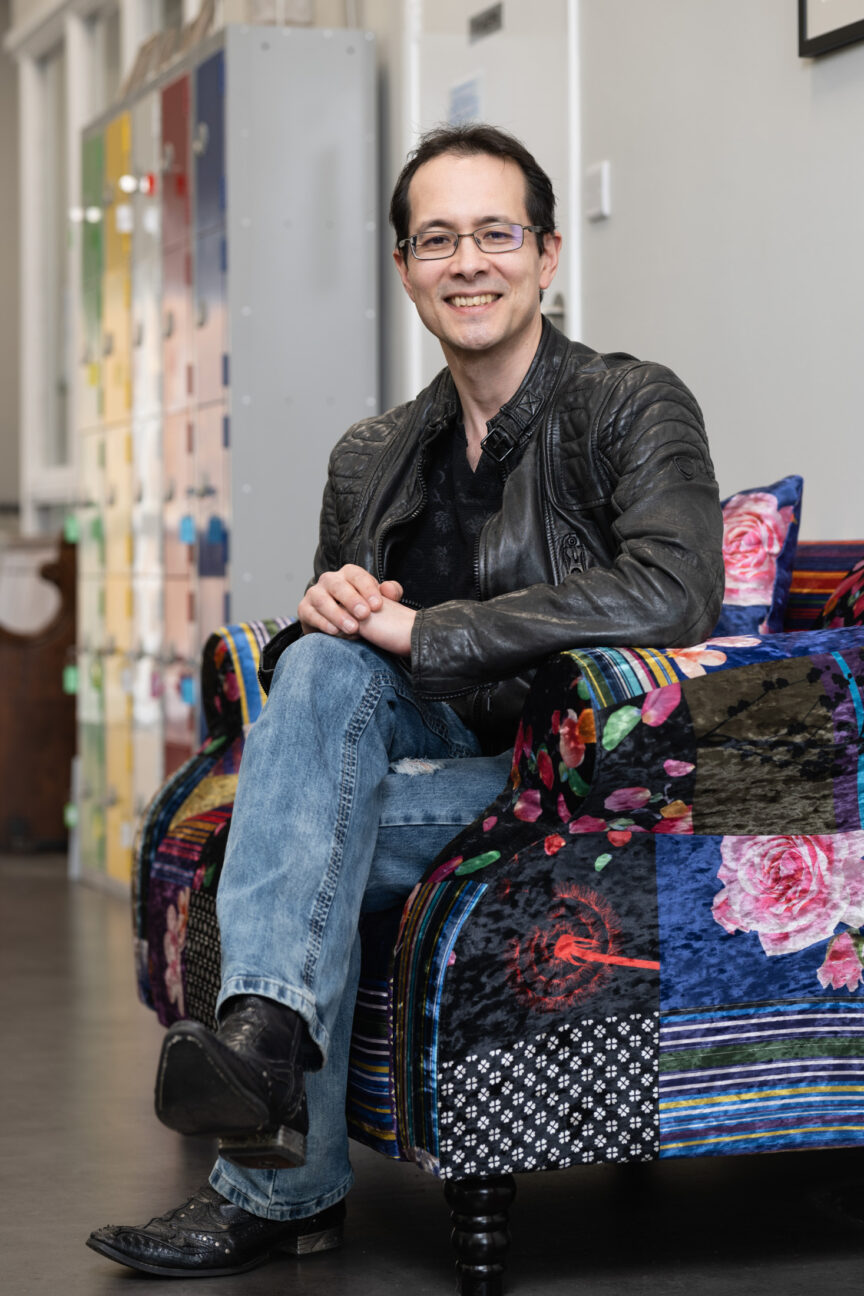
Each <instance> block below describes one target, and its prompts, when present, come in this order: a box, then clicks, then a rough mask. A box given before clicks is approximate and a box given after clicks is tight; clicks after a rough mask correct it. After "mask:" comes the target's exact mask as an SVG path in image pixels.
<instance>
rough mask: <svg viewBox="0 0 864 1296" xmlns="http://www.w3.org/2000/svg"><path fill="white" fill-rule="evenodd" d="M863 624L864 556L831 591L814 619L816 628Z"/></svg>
mask: <svg viewBox="0 0 864 1296" xmlns="http://www.w3.org/2000/svg"><path fill="white" fill-rule="evenodd" d="M852 625H858V626H860V625H864V557H862V558H859V560H858V562H856V563H855V565H854V566H853V567H852V569H851V571H848V572H847V573H846V575H845V576H844V577H843V579H842V580H841V581H840V583H839V585H838V586H837V588H836V589H835V590H834V591H833V592H832V594H831V597H830V598H829V599H828V601H827V603H826V604H825V606H824V608H823V609H822V611H821V612H820V614H819V616H818V617H817V620H816V628H817V629H823V628H831V629H833V628H835V627H837V626H852Z"/></svg>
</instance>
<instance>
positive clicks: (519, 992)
mask: <svg viewBox="0 0 864 1296" xmlns="http://www.w3.org/2000/svg"><path fill="white" fill-rule="evenodd" d="M229 633H230V636H231V640H232V644H233V647H232V644H227V643H226V644H224V645H223V647H222V648H219V649H218V651H216V649H217V648H218V645H216V646H214V649H213V650H212V651H211V658H212V663H213V666H214V670H213V671H212V672H211V674H210V676H209V677H208V678H210V679H211V681H212V682H213V684H214V687H216V688H222V689H223V691H224V693H225V696H224V697H223V701H222V705H221V707H216V706H210V705H209V704H208V715H212V716H213V717H214V719H213V723H214V724H216V725H217V726H222V727H223V732H222V733H221V734H220V735H219V736H217V737H215V738H211V740H210V742H209V744H208V745H206V746H205V747H204V748H203V749H202V751H201V753H199V754H198V756H197V757H196V758H195V759H194V760H193V761H192V762H190V763H189V765H188V767H186V770H185V772H184V771H182V770H181V771H180V773H179V774H178V775H176V776H175V778H174V779H173V780H172V781H171V783H169V785H168V786H167V788H166V789H165V790H164V791H163V794H162V796H161V798H157V801H156V802H155V803H154V808H153V809H152V811H151V813H150V815H149V816H148V818H147V819H146V820H145V824H144V826H143V828H142V837H141V848H140V851H139V857H140V861H141V863H140V867H139V879H138V882H137V885H136V921H137V922H138V924H139V926H138V950H139V985H140V986H141V989H142V997H144V999H145V1002H149V1003H150V1004H151V1006H153V1007H155V1008H156V1009H157V1011H158V1012H159V1015H160V1018H161V1019H162V1020H163V1021H166V1022H167V1021H171V1020H175V1019H176V1018H177V1017H179V1016H182V1015H187V1016H195V1017H198V1018H199V1019H201V1020H205V1021H209V1020H211V1019H212V1008H213V1004H214V1002H215V997H216V991H217V988H218V975H219V951H218V930H217V928H216V922H215V895H216V889H217V887H218V880H219V871H220V869H221V860H222V854H223V852H224V842H225V837H226V830H227V825H228V820H229V815H230V801H228V802H226V801H225V799H224V797H225V789H226V788H227V789H228V790H229V794H230V786H231V785H230V779H231V777H232V775H233V774H234V773H236V764H237V761H238V760H239V755H240V752H241V751H242V742H243V727H244V725H245V724H247V723H251V722H252V720H254V718H255V714H256V701H255V698H256V696H257V695H255V694H254V693H253V692H252V691H251V689H248V690H246V694H247V697H246V706H247V711H248V715H249V717H250V718H249V720H248V721H244V719H243V706H242V704H241V703H240V700H239V698H235V697H232V696H231V694H233V692H234V686H233V684H231V683H230V682H229V684H228V685H227V687H226V685H225V680H226V679H227V678H228V676H229V675H230V674H232V673H233V675H234V679H235V680H241V681H242V680H243V679H248V680H251V679H252V678H254V672H253V673H252V674H249V673H248V672H247V673H246V674H245V675H244V672H243V670H240V671H239V672H238V670H237V668H236V663H234V657H233V654H234V653H236V652H237V642H239V643H240V644H241V645H242V644H244V643H245V644H247V645H248V643H249V638H248V630H247V628H243V627H233V628H231V629H230V631H224V632H223V638H224V637H225V636H226V635H228V634H229ZM253 640H254V635H253ZM235 641H237V642H235ZM212 642H213V641H212V640H211V644H212ZM210 649H211V646H210V645H208V651H210ZM217 657H218V661H219V666H218V667H217V666H216V662H217ZM229 661H230V662H231V663H233V666H232V667H229V666H228V665H227V664H226V663H228V662H229ZM256 687H257V685H256ZM862 698H864V629H855V628H852V629H836V630H826V631H820V632H819V633H818V634H814V633H802V634H778V635H772V636H770V637H768V638H759V637H757V636H750V635H733V636H721V637H717V638H713V639H711V640H709V641H708V642H707V643H705V644H700V645H696V646H695V647H691V648H683V649H674V650H668V651H665V652H660V651H655V650H648V649H642V650H639V649H630V650H604V649H599V648H598V649H593V650H586V651H574V652H571V653H564V654H561V655H559V656H556V657H554V658H552V659H551V660H550V661H549V662H548V663H547V664H546V665H545V666H544V668H543V670H541V671H539V672H538V673H537V676H536V678H535V681H534V686H533V688H532V692H531V695H530V697H529V700H528V704H527V706H526V709H525V713H524V716H523V720H522V724H521V727H520V730H519V734H518V737H517V740H516V743H515V747H514V754H513V765H512V771H511V778H510V781H509V783H508V786H507V787H506V788H505V789H504V790H502V792H501V794H500V795H499V797H498V798H497V799H496V800H495V802H494V803H493V804H492V805H491V806H489V807H487V809H486V810H485V811H484V812H483V814H481V815H480V816H479V817H478V819H477V820H476V821H475V823H474V824H472V825H470V826H469V827H468V828H466V829H465V830H464V831H463V832H462V833H460V834H459V836H458V837H456V838H455V839H454V840H453V842H451V844H450V846H449V847H448V848H447V850H446V851H444V852H443V853H442V855H441V856H440V857H439V858H438V859H437V860H435V861H434V862H433V864H432V865H431V866H430V868H429V870H428V872H427V874H426V876H425V878H424V880H423V881H422V882H421V883H420V884H419V885H418V887H417V888H416V889H415V892H414V893H413V894H412V896H411V897H410V899H409V902H408V903H407V904H406V906H405V907H404V910H399V909H395V910H391V911H389V912H386V913H383V914H372V915H369V916H368V917H367V918H366V919H365V920H364V924H363V929H362V937H363V970H362V977H361V986H360V992H359V996H358V1003H357V1009H356V1015H355V1030H354V1038H353V1041H352V1053H351V1060H350V1074H349V1092H348V1119H349V1129H350V1132H351V1134H352V1136H353V1137H354V1138H356V1139H359V1140H360V1141H362V1142H365V1143H367V1144H368V1145H369V1146H372V1147H374V1148H376V1149H377V1150H379V1151H381V1152H384V1153H385V1154H387V1155H390V1156H393V1157H400V1158H403V1159H413V1160H415V1161H416V1162H417V1163H418V1164H419V1165H420V1166H421V1167H422V1168H424V1169H426V1170H428V1171H430V1172H431V1173H434V1174H440V1175H445V1176H450V1177H463V1176H467V1175H475V1174H477V1175H484V1174H493V1173H500V1172H503V1171H508V1170H516V1171H520V1170H534V1169H544V1168H551V1167H556V1166H565V1165H572V1164H578V1163H589V1162H595V1161H622V1160H640V1159H648V1158H653V1157H657V1156H663V1157H667V1156H684V1155H710V1154H718V1153H732V1152H753V1151H761V1150H779V1149H782V1148H788V1147H801V1146H808V1147H809V1146H817V1147H827V1146H834V1145H841V1144H844V1145H845V1144H860V1143H864V1082H862V1075H864V1015H862V1012H864V989H862V985H864V935H862V933H864V827H862V822H861V806H862V803H864V756H862V753H864V700H862ZM250 699H251V700H250ZM257 705H259V706H260V699H259V700H258V702H257ZM226 715H227V716H230V717H232V719H231V722H230V724H226V723H224V717H225V716H226ZM238 723H239V725H240V729H239V732H235V733H233V736H232V726H235V727H236V725H237V724H238ZM225 780H229V782H226V781H225ZM145 841H146V842H147V843H149V847H148V848H149V851H150V854H149V856H147V857H146V858H145V854H146V852H145V850H144V842H145Z"/></svg>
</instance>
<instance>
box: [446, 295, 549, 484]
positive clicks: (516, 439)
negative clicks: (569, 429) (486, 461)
mask: <svg viewBox="0 0 864 1296" xmlns="http://www.w3.org/2000/svg"><path fill="white" fill-rule="evenodd" d="M569 345H570V344H569V342H568V340H567V338H566V337H565V336H564V334H563V333H559V331H558V329H556V328H555V326H554V325H553V324H550V322H549V320H548V319H547V318H546V317H545V315H544V316H543V328H542V332H541V334H540V342H539V344H538V346H537V350H536V351H535V352H534V359H533V360H532V361H531V365H530V367H529V369H528V372H527V373H526V375H525V377H524V378H523V379H522V382H521V384H520V386H519V389H518V391H516V393H515V394H514V395H513V396H511V397H510V400H509V401H507V402H506V404H504V405H502V406H501V408H500V409H499V411H498V413H497V414H496V415H495V416H494V417H493V418H491V419H490V420H489V422H488V423H487V424H486V427H487V429H488V431H487V433H486V436H485V437H484V438H483V441H482V442H481V444H482V447H483V450H484V452H485V453H486V454H487V455H489V457H490V458H491V459H494V460H495V462H496V463H499V464H500V463H506V461H507V458H508V456H509V455H510V454H511V453H512V452H513V451H514V450H515V449H516V447H517V446H518V445H519V444H520V442H521V441H522V440H523V439H525V438H526V437H527V436H528V435H529V434H530V432H531V429H532V428H533V425H534V422H535V420H536V418H537V415H538V414H539V413H540V411H541V409H542V408H543V406H544V405H545V403H546V401H547V400H548V399H549V397H550V396H551V394H552V391H553V389H554V387H555V384H556V380H557V378H558V374H559V371H560V369H561V364H562V362H563V360H564V357H565V356H566V354H567V348H568V346H569ZM429 396H430V398H431V399H430V406H429V409H428V421H427V422H426V426H425V433H426V435H428V436H433V435H436V434H437V433H438V432H439V431H440V430H441V429H442V427H443V426H444V425H445V424H452V423H453V422H454V421H455V420H456V419H457V418H458V417H459V413H460V405H459V395H458V393H457V391H456V384H455V383H454V382H453V378H452V375H451V373H450V370H449V369H442V371H441V372H440V373H439V374H438V376H437V377H436V378H435V379H434V380H433V382H432V385H431V387H430V388H429Z"/></svg>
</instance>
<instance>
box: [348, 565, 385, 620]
mask: <svg viewBox="0 0 864 1296" xmlns="http://www.w3.org/2000/svg"><path fill="white" fill-rule="evenodd" d="M339 574H340V575H341V576H343V577H344V578H345V579H346V580H348V581H349V582H350V583H351V584H352V585H353V586H354V588H355V589H356V591H357V593H358V594H359V595H360V596H361V598H363V599H365V600H366V601H367V602H368V603H369V606H370V607H371V608H372V610H373V611H377V610H378V608H380V607H381V594H380V587H379V585H378V582H377V580H376V579H375V577H374V576H373V575H372V573H371V572H368V571H366V569H365V568H364V567H358V566H357V565H356V564H355V563H348V564H346V566H344V567H343V568H342V569H341V571H340V573H339Z"/></svg>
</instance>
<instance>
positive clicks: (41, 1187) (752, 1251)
mask: <svg viewBox="0 0 864 1296" xmlns="http://www.w3.org/2000/svg"><path fill="white" fill-rule="evenodd" d="M64 867H65V866H64V861H62V860H60V859H56V858H48V857H38V856H36V857H24V858H16V859H12V858H0V1024H2V1031H0V1047H2V1054H0V1292H2V1293H3V1296H30V1294H31V1293H33V1294H36V1293H38V1296H43V1293H57V1294H58V1296H134V1294H135V1293H138V1292H141V1293H143V1292H145V1291H154V1292H155V1291H156V1290H157V1289H158V1290H159V1291H160V1292H165V1293H167V1292H169V1291H170V1293H171V1294H172V1296H175V1294H176V1296H185V1294H186V1293H187V1292H188V1293H194V1296H206V1293H209V1292H210V1291H213V1292H218V1293H219V1296H232V1294H233V1293H236V1294H237V1296H240V1293H243V1296H263V1294H264V1293H267V1294H268V1296H294V1293H297V1296H324V1294H325V1293H326V1294H328V1296H329V1294H330V1293H340V1294H341V1293H348V1294H350V1296H372V1294H373V1293H375V1294H376V1296H378V1294H381V1293H401V1292H410V1293H411V1296H426V1294H427V1293H428V1294H429V1296H438V1294H439V1293H447V1292H452V1290H453V1268H452V1259H451V1251H450V1246H449V1241H448V1233H449V1226H448V1216H447V1211H446V1207H445V1205H444V1201H443V1196H442V1191H441V1185H440V1184H439V1183H437V1182H436V1181H434V1180H432V1179H430V1178H428V1177H427V1176H425V1175H423V1174H421V1173H420V1172H419V1171H418V1170H416V1169H415V1168H414V1167H413V1166H406V1165H396V1164H392V1163H390V1162H387V1161H385V1160H384V1159H383V1158H380V1157H378V1156H376V1155H375V1154H374V1153H372V1152H370V1151H368V1150H367V1149H365V1148H362V1147H357V1148H356V1149H355V1153H354V1163H355V1171H356V1175H357V1184H356V1186H355V1188H354V1190H353V1191H352V1193H351V1195H350V1199H349V1215H348V1228H347V1237H346V1245H345V1247H344V1249H343V1250H342V1251H339V1252H334V1253H332V1254H327V1255H322V1256H317V1257H311V1258H309V1259H308V1260H306V1261H301V1262H298V1261H295V1260H291V1259H289V1258H285V1259H280V1260H279V1261H276V1262H273V1263H271V1264H268V1265H266V1266H265V1267H263V1268H261V1269H258V1270H256V1271H254V1272H252V1273H250V1274H246V1275H243V1276H240V1277H237V1278H221V1279H203V1280H197V1281H187V1280H174V1281H166V1280H164V1279H158V1278H149V1277H146V1276H144V1275H141V1274H134V1273H132V1272H130V1271H129V1270H126V1269H123V1268H121V1267H119V1266H117V1265H114V1264H112V1263H111V1262H109V1261H107V1260H103V1259H102V1258H100V1257H99V1256H97V1255H95V1254H94V1253H93V1252H91V1251H89V1250H87V1249H86V1248H85V1246H84V1239H85V1238H86V1237H87V1234H88V1233H89V1232H90V1230H91V1229H92V1228H95V1227H98V1226H99V1225H101V1224H107V1223H140V1222H143V1221H146V1220H147V1219H149V1218H150V1217H151V1216H152V1215H154V1214H161V1212H162V1211H164V1210H167V1209H168V1208H169V1207H171V1206H174V1205H176V1204H178V1203H179V1202H180V1201H181V1200H183V1199H184V1198H185V1196H186V1195H187V1193H188V1191H189V1190H190V1189H191V1188H193V1187H194V1186H195V1185H197V1184H198V1183H201V1182H203V1181H204V1180H205V1179H206V1176H207V1172H208V1170H209V1166H210V1163H211V1160H212V1154H213V1149H212V1146H211V1145H210V1144H209V1142H208V1141H207V1140H205V1139H199V1140H193V1139H182V1138H180V1137H179V1136H177V1135H174V1134H172V1133H171V1132H170V1131H169V1130H166V1129H164V1128H163V1127H162V1126H161V1125H160V1124H159V1123H158V1121H157V1120H156V1119H155V1117H154V1115H153V1110H152V1084H153V1067H154V1061H155V1058H156V1054H157V1051H158V1048H159V1042H160V1038H161V1034H162V1032H161V1028H160V1026H159V1025H158V1023H157V1021H156V1019H155V1017H154V1016H153V1014H152V1013H150V1012H149V1011H148V1010H147V1009H145V1008H143V1007H141V1006H140V1004H139V1003H138V1002H137V999H136V996H135V988H134V982H133V976H132V960H131V936H130V919H129V913H128V906H127V905H126V904H125V903H124V902H123V901H121V900H118V899H117V898H116V897H113V896H109V895H106V894H103V893H102V892H99V891H96V890H93V889H92V888H88V887H85V886H81V885H75V884H70V883H68V882H67V881H66V878H65V875H64ZM859 1170H860V1172H861V1177H862V1180H864V1157H862V1156H861V1154H860V1153H857V1152H843V1151H839V1152H832V1153H813V1152H811V1153H802V1154H786V1155H783V1156H775V1157H740V1158H730V1159H726V1160H720V1159H717V1160H711V1161H707V1160H706V1161H674V1162H673V1161H666V1162H663V1163H662V1164H656V1165H651V1166H630V1167H627V1166H625V1167H620V1168H591V1167H586V1168H583V1169H578V1170H568V1171H561V1172H557V1173H554V1174H540V1175H522V1176H519V1178H518V1194H517V1199H516V1204H515V1206H514V1209H513V1212H512V1232H513V1246H512V1250H511V1255H510V1262H509V1274H508V1282H507V1288H506V1290H507V1292H508V1293H512V1296H564V1293H568V1296H569V1294H570V1293H574V1292H576V1293H579V1296H613V1293H614V1296H672V1294H677V1293H684V1292H686V1293H689V1294H692V1293H698V1294H699V1296H732V1294H734V1296H749V1294H750V1293H753V1294H754V1296H755V1294H756V1293H759V1296H822V1293H825V1296H845V1294H846V1293H853V1292H855V1293H861V1292H862V1289H864V1263H862V1261H864V1230H861V1231H860V1232H856V1231H850V1230H848V1229H846V1228H844V1227H843V1226H841V1225H838V1224H836V1223H834V1222H831V1221H828V1220H826V1219H824V1218H823V1217H822V1216H821V1215H819V1214H818V1212H817V1211H816V1210H815V1209H814V1207H813V1205H812V1203H811V1196H810V1195H811V1193H812V1191H813V1190H814V1188H818V1186H819V1185H820V1184H825V1183H830V1182H834V1181H837V1180H839V1179H844V1180H848V1179H850V1178H854V1177H855V1176H856V1173H857V1172H858V1171H859ZM862 1197H864V1189H862Z"/></svg>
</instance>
